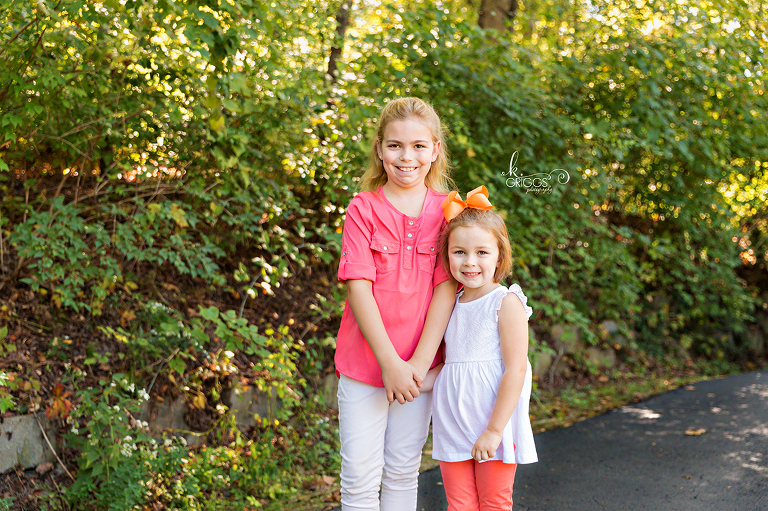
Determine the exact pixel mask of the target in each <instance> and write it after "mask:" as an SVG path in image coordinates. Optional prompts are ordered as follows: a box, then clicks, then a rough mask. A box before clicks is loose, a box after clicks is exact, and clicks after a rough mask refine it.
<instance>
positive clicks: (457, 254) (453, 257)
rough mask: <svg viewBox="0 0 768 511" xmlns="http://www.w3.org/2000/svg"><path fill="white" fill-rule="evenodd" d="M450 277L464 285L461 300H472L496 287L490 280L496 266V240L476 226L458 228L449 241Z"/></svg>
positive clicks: (497, 253)
mask: <svg viewBox="0 0 768 511" xmlns="http://www.w3.org/2000/svg"><path fill="white" fill-rule="evenodd" d="M448 263H449V265H450V268H451V274H452V275H453V278H455V279H456V280H457V281H458V282H460V283H461V284H463V285H464V298H465V299H467V301H471V300H475V299H477V298H480V297H481V296H483V295H485V294H486V293H488V292H489V291H491V290H492V289H493V288H494V287H496V282H494V280H493V276H494V274H495V273H496V268H497V267H498V266H499V247H498V244H497V240H496V236H494V235H493V233H491V232H490V231H488V230H486V229H483V228H482V227H479V226H477V225H473V226H466V227H457V228H455V229H454V230H453V231H451V236H450V239H449V240H448Z"/></svg>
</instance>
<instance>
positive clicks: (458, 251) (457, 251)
mask: <svg viewBox="0 0 768 511" xmlns="http://www.w3.org/2000/svg"><path fill="white" fill-rule="evenodd" d="M453 253H454V254H459V255H461V254H463V253H464V251H463V250H456V251H454V252H453Z"/></svg>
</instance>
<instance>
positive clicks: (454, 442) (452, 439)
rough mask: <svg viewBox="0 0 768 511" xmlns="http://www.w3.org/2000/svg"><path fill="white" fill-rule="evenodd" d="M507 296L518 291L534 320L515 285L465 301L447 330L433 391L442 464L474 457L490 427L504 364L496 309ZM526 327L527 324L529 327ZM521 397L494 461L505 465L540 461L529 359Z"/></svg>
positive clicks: (435, 449)
mask: <svg viewBox="0 0 768 511" xmlns="http://www.w3.org/2000/svg"><path fill="white" fill-rule="evenodd" d="M508 293H514V294H515V295H516V296H517V297H518V298H520V301H521V302H522V304H523V307H524V309H525V314H526V316H527V317H531V312H532V310H531V308H530V307H528V306H527V305H526V302H527V301H528V299H527V298H526V296H525V295H524V294H523V291H522V289H520V286H519V285H517V284H514V285H512V287H510V288H509V289H507V288H505V287H504V286H499V287H498V288H496V289H494V290H493V291H491V292H490V293H488V294H487V295H485V296H483V297H481V298H478V299H477V300H473V301H471V302H467V303H461V302H459V297H460V296H461V293H460V294H459V295H458V296H457V297H456V306H455V307H454V309H453V314H451V320H450V321H449V322H448V328H447V329H446V332H445V348H446V349H445V366H444V367H443V370H442V371H440V374H439V375H438V376H437V380H436V381H435V387H434V390H433V392H432V457H433V458H434V459H436V460H441V461H451V462H454V461H464V460H470V459H472V446H473V445H474V444H475V441H476V440H477V439H478V437H479V436H480V434H481V433H482V432H483V431H485V428H487V427H488V421H489V420H490V418H491V412H492V411H493V405H494V404H495V402H496V394H497V392H498V389H499V383H500V381H501V377H502V375H503V374H504V362H503V360H502V358H501V338H500V336H499V327H498V321H499V317H498V311H499V309H500V308H501V302H502V300H503V299H504V297H505V296H507V294H508ZM526 328H527V326H526ZM527 366H528V367H527V369H526V372H525V381H524V383H523V390H522V392H521V393H520V399H519V401H518V402H517V406H516V407H515V411H514V412H512V417H510V419H509V422H507V425H506V426H505V427H504V431H503V433H502V437H501V444H500V445H499V448H498V449H497V450H496V456H495V457H493V458H492V459H494V460H502V461H503V462H504V463H535V462H536V461H538V457H537V455H536V446H535V445H534V443H533V431H532V430H531V421H530V418H529V416H528V408H529V404H528V402H529V401H530V398H531V375H532V371H531V363H530V362H529V361H527Z"/></svg>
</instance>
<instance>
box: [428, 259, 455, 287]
mask: <svg viewBox="0 0 768 511" xmlns="http://www.w3.org/2000/svg"><path fill="white" fill-rule="evenodd" d="M435 259H437V261H436V264H435V273H433V274H432V287H437V286H439V285H440V284H442V283H443V282H445V281H446V280H448V279H449V278H451V275H450V274H449V273H448V270H446V269H445V266H443V258H442V257H440V255H439V254H438V256H437V257H436V258H435Z"/></svg>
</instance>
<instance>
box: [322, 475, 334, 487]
mask: <svg viewBox="0 0 768 511" xmlns="http://www.w3.org/2000/svg"><path fill="white" fill-rule="evenodd" d="M321 479H322V480H323V482H324V483H325V484H327V485H328V486H330V485H332V484H333V483H335V482H336V478H335V477H331V476H323V477H321Z"/></svg>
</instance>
